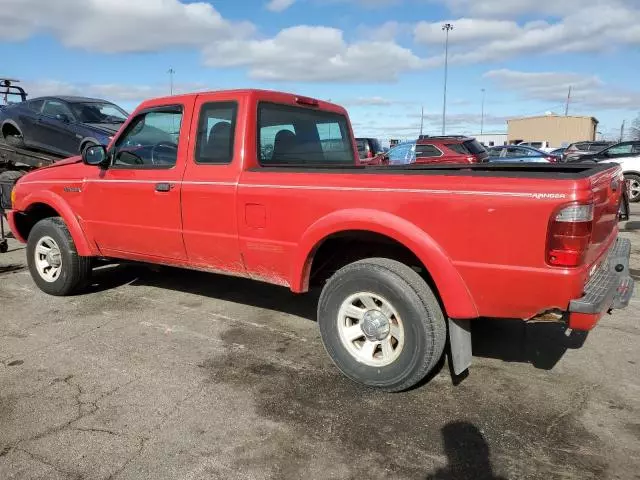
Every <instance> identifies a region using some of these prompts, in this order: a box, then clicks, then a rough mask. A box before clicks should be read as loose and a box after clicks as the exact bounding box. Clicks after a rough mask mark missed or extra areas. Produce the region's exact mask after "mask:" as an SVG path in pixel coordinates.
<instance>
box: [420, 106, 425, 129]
mask: <svg viewBox="0 0 640 480" xmlns="http://www.w3.org/2000/svg"><path fill="white" fill-rule="evenodd" d="M421 108H422V109H421V110H420V136H422V127H423V126H424V105H422V107H421Z"/></svg>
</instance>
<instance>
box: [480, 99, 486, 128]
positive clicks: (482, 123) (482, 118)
mask: <svg viewBox="0 0 640 480" xmlns="http://www.w3.org/2000/svg"><path fill="white" fill-rule="evenodd" d="M484 94H485V90H484V88H483V89H482V114H481V116H480V135H482V134H483V133H484Z"/></svg>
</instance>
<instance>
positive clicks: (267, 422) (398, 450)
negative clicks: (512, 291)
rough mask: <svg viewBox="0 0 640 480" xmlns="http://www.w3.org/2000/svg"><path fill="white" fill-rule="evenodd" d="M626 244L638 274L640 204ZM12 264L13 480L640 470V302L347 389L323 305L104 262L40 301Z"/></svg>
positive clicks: (4, 463)
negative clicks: (382, 388)
mask: <svg viewBox="0 0 640 480" xmlns="http://www.w3.org/2000/svg"><path fill="white" fill-rule="evenodd" d="M634 212H635V215H634V216H633V217H632V219H631V221H630V222H627V223H626V224H621V227H623V228H624V230H625V231H624V232H623V233H622V235H624V236H626V237H628V238H631V239H632V242H633V258H632V265H631V267H632V269H633V270H632V274H633V275H635V276H636V278H640V208H637V207H635V206H634ZM10 250H11V251H10V252H9V253H7V254H3V255H0V479H2V480H9V479H46V480H57V479H101V480H104V479H114V480H115V479H117V480H125V479H147V478H152V479H164V478H166V479H184V480H196V479H225V480H227V479H243V480H244V479H282V478H305V479H330V478H335V479H343V478H344V479H347V478H367V479H377V478H381V479H382V478H394V479H396V478H397V479H422V480H426V479H466V478H468V479H517V478H531V479H538V478H539V479H545V480H547V479H556V478H557V479H581V480H583V479H634V478H636V479H637V478H640V474H639V473H638V466H640V415H639V413H640V412H639V411H640V378H639V377H638V373H637V372H638V364H639V363H640V352H639V349H638V346H639V345H640V343H639V339H640V327H639V326H638V318H640V296H639V295H638V294H636V296H635V297H634V299H633V300H632V303H631V305H630V306H629V308H628V309H626V310H624V311H618V312H615V313H614V314H613V315H611V316H607V317H605V318H604V319H603V320H602V321H601V323H600V325H599V326H598V327H597V328H596V329H595V330H594V331H593V332H592V333H590V334H589V335H588V336H585V335H577V334H573V335H570V336H567V335H565V332H564V329H562V327H561V326H560V325H555V324H535V325H534V324H531V325H525V324H524V323H523V322H517V321H514V322H511V321H504V320H503V321H496V320H482V321H478V322H476V324H475V325H474V330H473V335H474V345H473V347H474V363H473V366H472V368H471V370H470V373H469V375H468V377H466V378H464V379H462V381H457V382H455V384H454V382H452V379H451V377H450V375H449V371H448V369H447V368H446V366H442V365H441V366H440V367H439V369H438V371H437V372H436V373H435V374H434V375H433V376H432V378H431V379H430V380H429V382H427V383H426V384H425V385H423V386H421V387H420V388H418V389H415V390H412V391H410V392H406V393H401V394H385V393H381V392H377V391H374V390H370V389H366V388H363V387H360V386H358V385H355V384H353V383H351V382H350V381H348V380H346V379H344V378H343V377H342V376H341V375H340V374H339V373H338V371H337V370H336V369H335V367H334V366H333V365H332V364H331V361H330V360H329V359H328V357H327V356H326V354H325V352H324V349H323V347H322V344H321V342H320V337H319V333H318V330H317V326H316V324H315V321H314V319H315V298H314V294H311V295H310V296H307V297H304V296H295V295H292V294H291V293H289V292H288V291H287V290H286V289H282V288H279V287H273V286H269V285H264V284H260V283H255V282H250V281H246V280H241V279H237V278H226V277H220V276H216V275H209V274H204V273H198V272H186V271H180V270H175V269H168V268H162V269H160V271H153V270H151V269H149V268H147V267H144V266H136V265H121V266H118V265H115V266H114V265H105V266H102V267H100V268H99V269H98V270H97V271H96V272H95V275H94V284H93V285H92V287H91V290H90V292H88V293H86V294H83V295H79V296H75V297H69V298H55V297H49V296H47V295H45V294H43V293H41V292H40V291H39V290H38V289H37V288H36V287H35V285H34V284H33V282H32V281H31V279H30V277H29V275H28V272H27V271H26V269H25V265H24V262H25V259H24V249H23V248H22V246H21V245H19V244H17V243H16V242H14V241H11V242H10Z"/></svg>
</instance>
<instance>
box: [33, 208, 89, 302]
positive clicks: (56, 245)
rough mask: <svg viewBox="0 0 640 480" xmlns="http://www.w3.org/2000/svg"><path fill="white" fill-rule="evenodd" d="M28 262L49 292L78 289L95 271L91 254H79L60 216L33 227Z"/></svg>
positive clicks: (63, 293) (35, 279)
mask: <svg viewBox="0 0 640 480" xmlns="http://www.w3.org/2000/svg"><path fill="white" fill-rule="evenodd" d="M27 264H28V265H29V272H30V273H31V278H33V281H34V282H35V283H36V285H37V286H38V288H40V290H42V291H43V292H45V293H48V294H49V295H56V296H65V295H71V294H73V293H76V292H77V291H79V290H80V289H81V288H82V287H84V286H85V285H86V283H87V281H88V280H89V277H90V274H91V258H90V257H81V256H79V255H78V252H77V250H76V246H75V244H74V243H73V239H72V238H71V234H70V233H69V230H68V229H67V226H66V225H65V223H64V221H63V220H62V219H61V218H59V217H51V218H45V219H44V220H40V221H39V222H38V223H36V224H35V225H34V227H33V228H32V229H31V232H30V233H29V239H28V240H27Z"/></svg>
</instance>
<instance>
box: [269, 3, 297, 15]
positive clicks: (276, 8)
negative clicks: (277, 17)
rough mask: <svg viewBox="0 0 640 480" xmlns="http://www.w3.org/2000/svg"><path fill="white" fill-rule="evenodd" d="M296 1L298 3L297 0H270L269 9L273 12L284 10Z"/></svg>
mask: <svg viewBox="0 0 640 480" xmlns="http://www.w3.org/2000/svg"><path fill="white" fill-rule="evenodd" d="M294 3H296V0H270V1H269V2H268V3H267V10H271V11H272V12H283V11H285V10H286V9H287V8H289V7H290V6H291V5H293V4H294Z"/></svg>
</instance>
